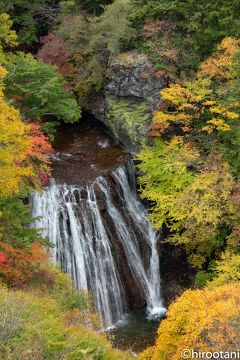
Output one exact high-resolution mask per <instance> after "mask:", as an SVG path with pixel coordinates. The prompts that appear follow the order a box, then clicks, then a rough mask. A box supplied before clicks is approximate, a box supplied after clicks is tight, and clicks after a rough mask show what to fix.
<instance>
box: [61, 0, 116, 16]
mask: <svg viewBox="0 0 240 360" xmlns="http://www.w3.org/2000/svg"><path fill="white" fill-rule="evenodd" d="M112 2H113V0H66V1H61V2H60V6H61V8H62V10H63V11H64V12H65V13H68V12H70V13H71V12H77V11H81V10H84V11H87V12H88V13H89V14H93V15H94V16H96V15H97V16H98V15H100V14H101V13H102V12H103V11H104V7H105V6H106V5H109V4H111V3H112Z"/></svg>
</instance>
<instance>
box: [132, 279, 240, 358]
mask: <svg viewBox="0 0 240 360" xmlns="http://www.w3.org/2000/svg"><path fill="white" fill-rule="evenodd" d="M239 308H240V283H239V282H237V283H234V284H231V285H224V286H220V287H218V288H216V289H213V290H210V289H204V290H187V291H186V292H185V293H184V294H183V295H182V296H181V297H180V298H178V299H177V300H176V301H175V302H174V303H173V304H172V305H171V306H170V308H169V311H168V316H167V319H165V320H163V321H162V323H161V324H160V326H159V329H158V338H157V341H156V344H155V346H153V347H152V348H150V349H147V350H146V351H144V352H143V353H142V354H140V355H139V357H138V360H180V359H182V358H183V357H182V351H183V350H184V349H189V350H190V351H194V352H195V353H198V352H199V351H201V352H209V351H210V352H220V351H226V352H227V351H229V352H230V351H237V350H238V349H239V345H240V342H239V339H240V330H239V326H238V324H239V317H240V315H239ZM196 358H197V356H196ZM199 358H200V357H199ZM203 358H205V357H203Z"/></svg>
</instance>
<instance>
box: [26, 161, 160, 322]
mask: <svg viewBox="0 0 240 360" xmlns="http://www.w3.org/2000/svg"><path fill="white" fill-rule="evenodd" d="M113 178H114V181H115V184H116V190H117V192H118V196H119V201H120V202H121V207H122V208H123V209H124V215H123V213H122V212H121V211H120V210H119V209H118V208H117V205H116V204H115V202H114V199H113V195H112V188H111V185H110V184H109V182H108V181H107V180H106V179H105V178H103V177H98V178H97V179H96V180H95V182H94V183H93V184H92V185H91V186H86V187H84V188H83V187H80V186H73V185H56V184H55V183H54V182H52V183H51V185H50V186H49V187H47V188H45V189H44V190H43V192H42V194H39V193H34V194H32V197H31V201H32V216H33V217H34V218H38V219H36V220H34V223H33V226H34V227H36V228H39V229H41V231H42V235H43V236H44V237H48V238H49V240H50V241H51V242H52V243H53V244H54V245H55V247H54V248H53V249H51V252H52V255H53V260H54V261H57V262H59V263H60V264H61V267H62V269H63V270H64V271H66V272H67V273H69V274H70V275H71V276H72V278H73V280H74V282H75V284H76V286H77V287H79V288H82V289H85V290H88V291H91V292H92V294H93V297H94V301H95V306H96V308H97V310H98V311H99V312H100V315H101V320H102V323H103V324H104V325H107V326H112V325H113V324H115V323H116V322H117V321H119V320H120V319H121V318H123V316H124V314H125V312H126V311H127V307H126V302H125V293H124V288H123V286H122V284H121V280H120V275H119V273H118V269H117V264H116V261H115V259H114V251H113V247H114V244H113V243H112V242H111V239H110V234H109V231H110V230H109V229H108V225H107V223H106V221H104V220H103V218H102V213H101V211H102V208H101V206H102V205H101V202H102V201H104V208H105V211H107V213H108V216H109V217H110V218H111V220H112V223H113V225H114V228H115V231H116V233H117V234H118V239H119V241H120V242H121V244H122V247H123V249H124V253H125V256H126V259H127V262H128V265H129V268H130V270H131V272H132V274H133V276H134V278H135V279H136V281H137V282H138V284H139V285H140V287H141V289H142V292H143V294H144V297H145V299H146V302H147V307H148V313H149V315H151V314H152V315H156V314H160V315H161V314H162V313H164V312H165V309H164V308H163V307H162V300H161V294H160V275H159V258H158V252H157V244H156V240H157V239H156V233H155V232H154V230H153V229H152V227H151V225H150V223H149V221H148V220H147V218H146V213H145V210H144V208H143V206H142V204H141V203H140V201H139V200H138V198H137V195H136V191H135V189H134V188H132V187H131V185H130V182H129V179H128V176H127V171H126V169H125V168H123V167H120V168H118V169H117V170H115V171H114V172H113ZM99 194H101V199H99ZM131 223H132V224H134V228H136V229H137V234H138V235H137V234H136V233H135V231H134V230H133V228H132V227H131ZM138 236H139V237H140V238H141V239H139V238H138ZM141 241H143V242H144V243H145V244H147V246H148V248H149V249H150V260H149V263H148V264H147V265H146V264H144V261H143V259H142V256H141V251H140V250H141V249H140V244H141Z"/></svg>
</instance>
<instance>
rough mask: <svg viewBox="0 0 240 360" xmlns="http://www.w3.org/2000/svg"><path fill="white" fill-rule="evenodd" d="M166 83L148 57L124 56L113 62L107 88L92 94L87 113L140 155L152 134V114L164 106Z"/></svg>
mask: <svg viewBox="0 0 240 360" xmlns="http://www.w3.org/2000/svg"><path fill="white" fill-rule="evenodd" d="M163 87H164V82H163V81H162V80H161V79H159V78H158V77H157V74H156V72H155V70H154V68H153V66H152V64H151V63H150V61H149V60H148V58H147V56H146V55H143V54H139V53H137V52H126V53H121V54H120V55H119V56H118V57H115V58H114V59H112V60H111V61H110V62H109V65H108V69H107V75H106V85H105V86H104V88H103V89H102V90H101V91H100V92H98V93H96V92H92V93H91V95H90V96H89V98H88V101H87V103H86V105H85V106H86V110H87V111H88V112H90V113H91V114H93V115H94V116H95V117H96V118H97V119H99V120H101V121H102V122H103V123H104V124H105V125H107V127H108V128H109V129H110V130H111V131H112V133H113V135H114V137H115V138H116V139H117V140H119V141H120V142H121V143H122V144H123V145H124V147H125V148H126V149H127V150H128V151H130V152H136V151H138V149H139V148H140V146H141V142H142V141H143V140H144V138H145V135H146V134H147V132H148V128H149V124H150V123H151V119H152V111H154V109H156V108H157V107H158V106H159V105H160V103H161V99H160V91H161V89H162V88H163Z"/></svg>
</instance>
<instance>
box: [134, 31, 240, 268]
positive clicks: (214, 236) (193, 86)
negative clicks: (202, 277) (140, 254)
mask: <svg viewBox="0 0 240 360" xmlns="http://www.w3.org/2000/svg"><path fill="white" fill-rule="evenodd" d="M239 46H240V43H239V40H237V39H231V38H227V39H224V40H223V41H222V42H221V44H219V46H218V49H217V51H216V52H215V53H214V54H213V55H212V56H211V57H210V58H209V59H207V60H206V61H205V62H203V64H202V65H201V66H200V69H199V72H198V74H197V76H196V79H195V80H193V81H191V82H185V83H184V84H183V85H181V84H173V85H170V86H169V87H168V88H165V89H163V90H162V92H161V95H162V99H163V101H164V102H163V104H162V106H161V109H160V110H159V111H156V112H155V114H154V118H153V124H152V125H151V134H152V136H154V137H155V139H156V140H155V142H154V145H153V146H152V147H151V146H145V147H143V150H142V151H141V152H140V154H138V155H137V159H138V160H140V163H139V169H140V170H141V172H142V176H140V180H139V183H140V185H141V188H140V192H141V196H142V197H143V198H144V199H147V200H149V201H150V202H151V204H152V207H151V213H150V218H151V219H152V221H153V223H154V225H155V226H156V227H157V228H161V227H162V226H163V225H165V227H167V230H168V231H167V238H168V241H171V242H173V243H176V244H181V245H184V247H185V250H186V251H187V255H188V258H189V261H190V263H191V265H193V266H194V267H197V268H198V269H202V268H203V267H205V268H206V267H207V266H208V265H209V264H210V263H211V260H213V259H217V258H218V257H219V256H220V254H221V252H222V251H223V250H224V247H225V246H226V244H227V243H228V246H229V244H230V239H231V242H232V243H233V241H235V242H236V240H233V239H234V236H235V235H236V234H237V232H236V230H237V224H238V223H239V216H240V211H239V206H238V205H236V204H235V205H234V202H233V193H234V191H235V190H234V189H235V188H236V183H235V179H234V177H233V175H235V174H237V169H239V165H238V164H237V163H238V161H236V162H233V161H229V163H230V166H229V164H228V163H227V162H226V160H228V159H229V157H230V155H232V154H233V153H234V154H235V155H236V154H238V153H239V151H240V143H239V140H238V139H237V135H238V128H239V125H238V122H239V102H238V101H237V97H236V96H235V95H233V94H235V92H232V87H235V86H236V83H237V81H238V80H237V79H238V71H237V69H238V59H237V55H238V53H239V49H240V48H239ZM176 134H178V136H176ZM179 134H180V135H181V136H179ZM227 134H229V135H227ZM159 138H162V139H161V140H159ZM176 139H181V141H180V143H178V144H177V143H176ZM230 139H231V144H234V145H235V147H232V148H231V147H230V149H229V142H230ZM226 140H227V141H226ZM178 141H179V140H178ZM173 145H174V146H173ZM176 145H177V146H176ZM166 149H167V151H166ZM228 151H230V153H229V154H228ZM182 154H183V155H184V156H183V155H182ZM197 154H198V155H197ZM179 155H181V157H180V160H181V162H179ZM235 164H236V165H235ZM238 175H239V174H238ZM186 179H188V181H186ZM235 199H236V196H235Z"/></svg>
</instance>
